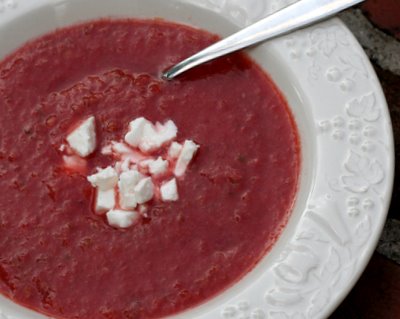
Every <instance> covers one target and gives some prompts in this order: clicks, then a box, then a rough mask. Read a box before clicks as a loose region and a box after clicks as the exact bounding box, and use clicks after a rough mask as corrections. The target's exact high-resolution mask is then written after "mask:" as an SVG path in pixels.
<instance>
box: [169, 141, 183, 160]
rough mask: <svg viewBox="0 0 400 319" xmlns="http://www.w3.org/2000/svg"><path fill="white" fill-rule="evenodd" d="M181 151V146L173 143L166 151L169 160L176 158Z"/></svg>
mask: <svg viewBox="0 0 400 319" xmlns="http://www.w3.org/2000/svg"><path fill="white" fill-rule="evenodd" d="M181 151H182V144H180V143H178V142H173V143H172V144H171V146H170V147H169V150H168V155H169V157H171V158H178V156H179V153H180V152H181Z"/></svg>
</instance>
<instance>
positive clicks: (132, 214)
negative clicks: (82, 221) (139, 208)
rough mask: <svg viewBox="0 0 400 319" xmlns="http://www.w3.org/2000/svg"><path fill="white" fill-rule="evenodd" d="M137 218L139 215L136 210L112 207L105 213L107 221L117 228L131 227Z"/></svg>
mask: <svg viewBox="0 0 400 319" xmlns="http://www.w3.org/2000/svg"><path fill="white" fill-rule="evenodd" d="M139 218H140V215H139V213H138V212H136V211H126V210H120V209H113V210H110V211H109V212H108V213H107V221H108V223H109V224H110V225H111V226H113V227H117V228H128V227H131V226H132V225H133V224H134V223H135V222H136V221H137V220H138V219H139Z"/></svg>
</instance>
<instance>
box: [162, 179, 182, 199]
mask: <svg viewBox="0 0 400 319" xmlns="http://www.w3.org/2000/svg"><path fill="white" fill-rule="evenodd" d="M160 192H161V199H162V200H163V201H164V202H173V201H176V200H178V198H179V195H178V187H177V185H176V179H175V178H173V179H171V180H170V181H169V182H166V183H165V184H163V185H162V186H161V188H160Z"/></svg>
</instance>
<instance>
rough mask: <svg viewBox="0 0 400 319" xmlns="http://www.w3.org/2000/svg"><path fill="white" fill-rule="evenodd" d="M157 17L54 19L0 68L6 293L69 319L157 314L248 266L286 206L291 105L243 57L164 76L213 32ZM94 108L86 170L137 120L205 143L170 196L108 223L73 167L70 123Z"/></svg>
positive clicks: (292, 174) (196, 298) (277, 227)
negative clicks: (67, 157)
mask: <svg viewBox="0 0 400 319" xmlns="http://www.w3.org/2000/svg"><path fill="white" fill-rule="evenodd" d="M217 39H218V38H217V37H216V36H214V35H212V34H209V33H207V32H205V31H201V30H197V29H193V28H190V27H187V26H182V25H177V24H173V23H168V22H164V21H158V20H101V21H93V22H90V23H85V24H81V25H77V26H73V27H70V28H65V29H60V30H57V31H56V32H54V33H51V34H48V35H46V36H44V37H42V38H40V39H37V40H35V41H33V42H30V43H28V44H26V45H25V46H23V47H22V48H21V49H19V50H18V51H16V52H14V53H13V54H11V55H10V56H8V57H7V58H6V59H5V60H3V61H2V62H1V63H0V109H1V113H0V127H1V131H0V132H1V133H0V134H1V139H0V176H1V178H0V251H1V255H0V256H1V257H0V292H1V293H2V294H4V295H6V296H7V297H9V298H11V299H12V300H14V301H15V302H17V303H20V304H22V305H24V306H27V307H29V308H32V309H34V310H37V311H39V312H42V313H46V314H48V315H51V316H53V317H56V318H66V319H72V318H74V319H100V318H107V319H125V318H126V319H142V318H160V317H163V316H166V315H169V314H173V313H177V312H179V311H182V310H185V309H187V308H189V307H192V306H195V305H197V304H199V303H201V302H204V301H205V300H208V299H209V298H211V297H213V296H215V295H216V294H218V293H220V292H221V291H223V290H224V289H226V288H228V287H229V286H231V285H232V284H234V283H235V282H237V281H238V280H239V279H240V278H241V277H243V276H244V275H245V274H246V273H248V272H249V271H250V270H251V269H252V268H253V267H254V266H255V265H256V263H257V262H258V261H259V260H260V259H261V258H262V257H263V256H264V255H265V253H266V252H267V251H268V250H269V249H270V248H271V246H272V245H273V244H274V242H275V241H276V239H277V237H278V236H279V234H280V233H281V231H282V228H283V227H284V226H285V224H286V222H287V220H288V217H289V215H290V212H291V209H292V206H293V203H294V200H295V196H296V191H297V186H298V180H299V170H300V168H299V167H300V150H299V149H300V146H299V137H298V133H297V129H296V126H295V124H294V121H293V117H292V115H291V113H290V111H289V109H288V107H287V105H286V102H285V100H284V98H283V97H282V95H281V94H280V92H279V91H278V90H277V88H276V87H275V86H274V84H273V83H272V82H271V80H270V79H269V78H268V76H267V75H266V74H264V73H263V71H262V70H261V69H260V68H259V67H258V66H257V65H256V64H255V63H253V62H252V61H251V60H250V59H249V58H247V57H246V56H245V55H243V54H240V53H238V54H234V55H230V56H228V57H225V58H222V59H219V60H217V61H214V62H212V63H209V64H207V65H204V66H202V67H199V68H197V69H195V70H192V71H190V72H188V73H187V74H186V75H183V76H182V77H179V78H178V79H176V80H173V81H170V82H167V81H164V80H162V79H161V76H160V75H161V72H162V71H163V70H165V69H166V68H167V67H169V66H171V65H172V64H173V63H175V62H178V61H179V60H181V59H182V58H185V57H187V56H189V55H190V54H192V53H194V52H196V51H198V50H200V49H201V48H204V47H206V46H207V45H209V44H211V43H213V42H215V41H216V40H217ZM89 116H95V118H96V137H97V146H96V150H95V151H94V153H93V154H91V155H90V156H89V157H88V158H87V168H86V169H87V174H91V173H94V172H95V171H96V167H106V166H107V165H112V158H110V156H106V155H104V154H103V153H102V152H101V149H102V147H103V146H105V145H107V144H108V143H110V141H115V140H120V139H121V137H123V136H124V134H125V133H126V131H127V129H128V124H129V122H130V121H132V120H133V119H135V118H139V117H145V118H147V119H149V120H150V121H152V122H156V121H159V122H162V123H164V122H165V121H166V120H173V121H174V123H176V126H177V127H178V129H179V131H178V138H179V139H180V140H186V139H190V140H193V141H195V142H196V143H197V144H198V145H199V146H200V148H199V149H198V152H197V153H196V155H195V157H194V158H193V160H192V162H191V164H190V166H189V167H188V169H187V171H186V173H185V176H184V177H183V178H181V179H180V180H179V200H177V201H174V202H162V201H159V200H157V199H154V200H152V201H151V202H149V203H148V210H147V213H146V215H145V216H143V217H142V218H141V219H140V220H139V222H138V223H137V224H136V225H134V226H132V227H130V228H127V229H118V228H114V227H111V226H110V225H109V224H108V223H107V222H106V220H105V217H104V215H99V214H96V213H95V212H94V211H93V196H94V189H93V187H92V186H91V185H90V183H89V182H88V181H87V179H86V175H85V174H81V173H79V172H71V171H67V170H66V169H65V167H64V163H63V157H62V154H61V151H60V145H63V144H65V139H66V136H67V134H68V130H70V128H71V127H73V126H74V125H76V123H77V122H78V121H81V120H82V119H83V118H87V117H89Z"/></svg>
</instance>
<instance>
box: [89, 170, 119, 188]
mask: <svg viewBox="0 0 400 319" xmlns="http://www.w3.org/2000/svg"><path fill="white" fill-rule="evenodd" d="M87 180H88V181H89V182H90V183H91V184H92V186H93V187H98V188H99V189H100V190H108V189H111V188H114V187H115V186H116V185H117V183H118V173H117V171H116V170H115V169H114V168H113V167H111V166H108V167H107V168H105V169H99V171H98V172H97V173H96V174H93V175H91V176H88V178H87Z"/></svg>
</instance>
